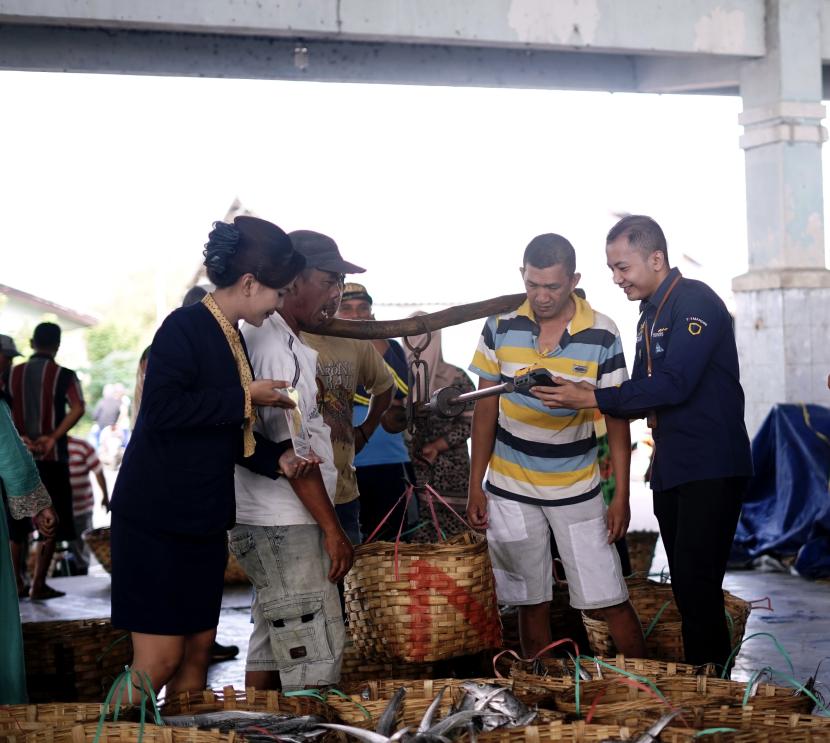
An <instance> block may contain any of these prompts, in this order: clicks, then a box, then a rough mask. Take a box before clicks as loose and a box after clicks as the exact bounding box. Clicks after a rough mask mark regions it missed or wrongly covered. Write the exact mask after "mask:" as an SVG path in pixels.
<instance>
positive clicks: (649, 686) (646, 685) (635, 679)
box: [574, 655, 674, 722]
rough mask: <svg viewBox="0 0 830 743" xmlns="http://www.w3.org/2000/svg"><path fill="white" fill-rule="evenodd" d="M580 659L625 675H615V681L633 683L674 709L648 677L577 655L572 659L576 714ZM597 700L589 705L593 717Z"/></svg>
mask: <svg viewBox="0 0 830 743" xmlns="http://www.w3.org/2000/svg"><path fill="white" fill-rule="evenodd" d="M580 661H588V662H589V663H594V664H596V665H597V666H603V667H605V668H607V669H608V670H609V671H613V672H614V673H617V674H620V676H624V677H627V679H628V681H626V679H625V678H619V677H615V679H614V680H615V681H621V682H623V683H628V684H634V685H636V686H637V687H638V688H640V689H642V690H643V691H646V692H648V693H649V694H651V695H652V696H653V697H654V698H655V699H658V700H659V701H661V702H663V703H664V704H665V705H667V706H668V707H669V709H672V710H673V709H674V707H673V706H672V705H671V703H670V702H669V700H668V699H666V697H665V696H664V695H663V692H661V691H660V689H659V688H657V685H656V684H655V683H654V682H653V681H651V680H650V679H648V678H646V677H645V676H638V675H637V674H636V673H632V672H631V671H626V670H625V669H624V668H618V667H617V666H614V665H612V664H611V663H606V662H605V661H604V660H600V659H599V658H596V657H594V656H590V655H577V656H576V658H575V659H574V676H575V679H574V686H575V688H576V714H577V715H579V684H580V680H581V679H580V673H579V664H580ZM603 694H605V692H602V694H600V696H599V698H598V699H600V698H602V696H603ZM598 699H597V700H595V701H594V703H593V704H592V705H591V711H590V716H591V717H593V714H594V711H595V709H596V704H597V701H598ZM586 722H590V720H586Z"/></svg>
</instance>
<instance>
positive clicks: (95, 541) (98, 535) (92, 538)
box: [81, 526, 250, 585]
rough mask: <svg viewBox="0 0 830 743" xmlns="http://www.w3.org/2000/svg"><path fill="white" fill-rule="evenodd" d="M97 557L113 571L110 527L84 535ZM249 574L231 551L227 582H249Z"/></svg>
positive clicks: (108, 570) (226, 574)
mask: <svg viewBox="0 0 830 743" xmlns="http://www.w3.org/2000/svg"><path fill="white" fill-rule="evenodd" d="M81 536H82V537H83V540H84V542H86V544H87V546H88V547H89V549H90V551H91V552H92V554H93V555H95V559H97V560H98V562H100V563H101V567H103V568H104V570H106V571H107V572H108V573H111V572H112V555H111V553H110V528H109V527H108V526H102V527H101V528H100V529H89V530H88V531H85V532H84V533H83V534H82V535H81ZM249 582H250V581H249V580H248V576H247V575H246V574H245V571H244V570H243V569H242V566H241V565H240V564H239V561H238V560H237V559H236V558H235V557H234V556H233V555H231V554H230V553H229V554H228V562H227V565H226V566H225V583H226V584H227V585H233V584H236V583H249Z"/></svg>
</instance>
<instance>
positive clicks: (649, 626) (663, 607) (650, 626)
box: [643, 599, 671, 640]
mask: <svg viewBox="0 0 830 743" xmlns="http://www.w3.org/2000/svg"><path fill="white" fill-rule="evenodd" d="M670 603H671V599H669V600H668V601H666V603H665V604H663V605H662V606H661V607H660V610H659V611H658V612H657V613H656V614H655V615H654V619H652V620H651V624H649V625H648V629H647V630H646V631H645V632H643V639H644V640H648V636H649V635H650V634H651V631H652V630H653V629H654V626H655V625H656V624H657V622H659V621H660V617H661V616H663V612H664V611H665V610H666V607H667V606H668V605H669V604H670Z"/></svg>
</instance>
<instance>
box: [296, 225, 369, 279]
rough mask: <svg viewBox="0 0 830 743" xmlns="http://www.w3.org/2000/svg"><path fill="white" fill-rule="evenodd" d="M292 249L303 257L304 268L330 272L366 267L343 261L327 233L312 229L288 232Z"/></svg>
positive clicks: (347, 271)
mask: <svg viewBox="0 0 830 743" xmlns="http://www.w3.org/2000/svg"><path fill="white" fill-rule="evenodd" d="M288 237H290V238H291V244H292V245H293V246H294V250H296V251H297V252H298V253H300V254H301V255H302V256H303V257H304V258H305V265H306V268H317V269H319V270H321V271H331V272H332V273H363V272H364V271H365V270H366V269H365V268H361V267H360V266H356V265H355V264H354V263H349V261H344V260H343V256H342V255H340V250H339V248H338V247H337V243H336V242H334V240H332V239H331V238H330V237H329V236H328V235H324V234H322V233H321V232H313V231H312V230H295V231H294V232H289V233H288Z"/></svg>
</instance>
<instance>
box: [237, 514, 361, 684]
mask: <svg viewBox="0 0 830 743" xmlns="http://www.w3.org/2000/svg"><path fill="white" fill-rule="evenodd" d="M229 536H230V539H229V547H230V551H231V552H232V553H233V554H234V555H235V556H236V558H237V560H239V563H240V565H241V566H242V568H243V569H244V570H245V572H246V573H247V574H248V578H249V579H250V580H251V583H253V584H254V588H255V589H256V590H255V594H256V595H255V597H254V602H253V606H252V614H253V622H254V629H253V632H252V633H251V639H250V642H249V645H248V658H247V662H246V666H245V670H246V671H279V674H280V680H281V682H282V688H283V690H284V691H294V690H297V689H303V688H305V687H309V686H326V685H330V684H336V683H337V682H338V681H339V680H340V664H341V661H342V656H343V645H344V642H345V635H346V633H345V627H344V625H343V613H342V610H341V607H340V598H339V596H338V593H337V586H336V585H335V584H333V583H330V582H329V580H328V571H329V568H330V567H331V560H330V559H329V556H328V554H327V553H326V551H325V548H324V542H323V532H322V530H321V529H320V527H319V526H317V525H316V524H298V525H293V526H251V525H247V524H237V525H236V526H235V527H234V528H233V529H232V530H231V532H230V535H229Z"/></svg>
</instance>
